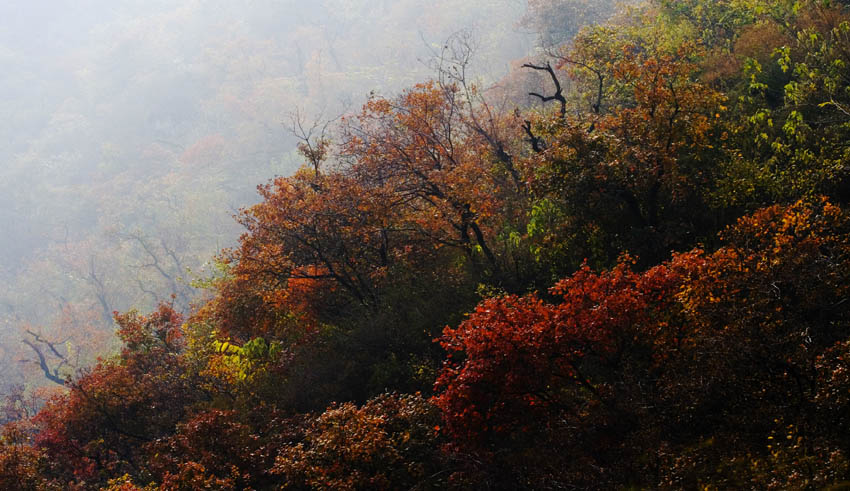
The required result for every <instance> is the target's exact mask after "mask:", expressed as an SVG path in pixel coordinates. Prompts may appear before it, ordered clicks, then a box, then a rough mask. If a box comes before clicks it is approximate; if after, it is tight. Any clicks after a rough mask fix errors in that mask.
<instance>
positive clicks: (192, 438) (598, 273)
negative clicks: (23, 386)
mask: <svg viewBox="0 0 850 491" xmlns="http://www.w3.org/2000/svg"><path fill="white" fill-rule="evenodd" d="M578 5H579V3H578V2H548V3H547V2H536V3H535V8H536V9H538V10H535V11H534V12H538V11H539V12H550V11H553V12H556V11H558V9H559V8H564V9H566V8H577V6H578ZM532 13H533V12H532ZM535 15H536V14H535ZM533 18H534V17H533V16H532V17H529V18H528V19H526V22H531V21H532V20H533ZM547 18H548V17H547ZM529 19H531V20H529ZM551 27H552V26H548V27H547V28H551ZM462 41H463V39H462V38H456V39H455V43H456V44H452V45H450V46H447V53H448V54H450V55H451V56H446V57H444V58H443V60H442V61H443V62H444V63H442V64H441V65H440V67H439V68H440V71H439V72H438V74H437V78H436V80H434V81H432V82H427V83H422V84H419V85H416V86H414V87H412V88H410V89H408V90H407V91H405V92H403V93H402V94H400V95H398V96H396V97H379V96H375V97H373V98H372V99H370V100H369V101H368V102H367V103H366V104H365V105H364V107H363V109H362V111H361V112H359V113H357V114H354V115H351V116H349V117H347V118H346V119H344V120H343V121H342V122H341V125H340V131H339V132H338V134H339V135H340V139H339V140H338V141H336V142H330V141H327V140H325V139H321V138H319V139H309V138H308V139H306V140H305V141H304V143H303V144H302V145H301V151H302V154H303V156H304V158H305V165H304V166H303V167H302V168H301V169H300V170H299V171H298V172H296V173H295V174H294V175H292V176H290V177H280V178H277V179H275V180H273V181H271V182H269V183H268V184H266V185H263V186H261V187H260V188H259V191H260V194H261V196H262V198H263V201H262V202H261V203H259V204H257V205H255V206H253V207H250V208H247V209H245V210H243V211H242V212H241V214H240V216H239V221H240V223H241V224H242V225H243V226H244V227H245V233H244V235H243V236H242V237H241V239H240V241H239V245H238V247H236V248H234V249H232V250H228V251H225V252H223V253H222V254H221V255H220V256H219V257H218V265H219V269H220V274H219V275H218V276H216V277H214V278H211V279H210V280H209V286H210V287H211V288H212V289H213V291H214V295H213V297H212V298H211V300H210V301H209V302H207V303H206V304H204V305H203V306H201V307H199V308H198V309H196V310H195V311H194V312H193V314H192V315H191V316H190V317H189V318H188V319H186V320H183V319H182V318H181V317H180V316H179V315H178V314H177V313H176V312H174V310H173V309H172V308H171V307H170V306H168V305H163V306H161V307H160V308H159V310H157V311H155V312H154V313H152V314H151V315H149V316H143V315H140V314H138V313H135V312H131V313H128V314H122V315H118V316H117V317H116V320H117V322H118V324H119V325H120V327H121V330H120V332H119V334H120V336H121V339H122V341H123V343H124V349H123V350H122V352H121V353H120V354H119V355H116V356H114V357H112V358H109V359H105V360H102V361H100V363H98V364H97V365H96V366H95V367H93V368H92V369H91V370H89V371H87V372H84V373H82V374H80V375H79V376H78V377H77V378H76V379H75V380H74V381H73V382H72V383H71V384H70V386H69V392H68V393H67V394H66V395H63V396H60V397H57V398H55V399H53V400H52V401H50V403H49V404H47V406H45V407H44V408H43V409H42V410H41V411H40V412H39V414H38V415H37V416H35V417H34V418H31V419H29V420H22V421H21V422H19V423H17V424H14V425H9V426H8V427H7V428H6V430H5V433H4V436H3V440H2V452H0V482H14V483H17V484H16V485H18V486H19V487H23V488H27V489H50V488H56V489H67V488H79V489H98V488H103V489H116V490H117V489H121V490H132V489H278V488H283V487H288V488H295V489H302V488H303V489H316V488H318V489H399V488H410V489H430V488H440V489H443V488H461V489H467V488H488V489H517V488H541V489H550V488H553V489H554V488H605V489H609V488H619V487H625V488H631V487H634V488H724V489H725V488H735V489H737V488H754V489H763V488H781V489H785V488H793V489H810V488H811V489H814V488H823V487H828V486H836V485H842V484H846V483H847V482H850V460H848V459H850V457H849V456H848V452H850V446H848V442H850V420H848V416H847V415H848V409H850V407H848V404H850V398H848V397H847V394H848V391H850V377H848V373H850V372H848V370H850V303H848V302H847V296H848V294H850V213H849V212H848V211H847V209H846V207H847V201H848V199H850V196H848V194H847V190H848V184H850V181H848V178H850V175H848V169H850V165H848V163H850V146H848V144H847V142H848V141H850V138H848V136H850V135H848V131H850V76H848V73H850V72H848V70H847V67H848V64H850V12H848V10H847V7H846V6H845V5H843V4H841V3H830V2H823V1H815V0H801V1H791V0H788V1H783V0H773V1H768V0H728V1H716V0H689V1H685V2H683V1H676V2H666V1H659V2H650V3H645V4H641V5H639V6H637V7H635V8H633V9H631V10H629V11H627V12H625V13H623V14H621V15H619V16H617V17H615V18H613V19H611V20H610V21H608V22H607V23H603V24H599V25H596V26H589V27H586V28H584V29H582V30H581V31H579V32H578V34H576V35H575V37H574V38H573V39H572V40H571V41H570V42H569V43H567V44H565V45H563V46H561V47H559V48H558V49H557V50H556V51H552V52H551V53H550V55H551V58H550V59H544V60H536V61H530V62H529V63H528V68H529V69H530V70H533V71H535V72H539V73H541V74H542V75H543V76H544V77H546V78H547V80H548V81H549V82H550V84H551V85H550V89H549V92H546V93H541V94H538V95H536V96H533V97H536V98H537V99H538V100H539V101H540V102H541V104H540V105H539V106H537V107H532V108H526V109H521V108H518V109H516V110H510V111H505V110H504V108H503V107H502V106H499V105H496V104H492V103H490V102H489V101H490V99H488V95H489V94H490V92H489V91H486V90H482V89H481V88H479V87H476V86H475V85H474V84H472V83H471V82H470V81H469V79H468V78H467V76H466V75H465V74H466V71H465V70H466V68H467V65H466V59H467V58H466V57H465V56H466V55H465V51H464V45H463V42H462Z"/></svg>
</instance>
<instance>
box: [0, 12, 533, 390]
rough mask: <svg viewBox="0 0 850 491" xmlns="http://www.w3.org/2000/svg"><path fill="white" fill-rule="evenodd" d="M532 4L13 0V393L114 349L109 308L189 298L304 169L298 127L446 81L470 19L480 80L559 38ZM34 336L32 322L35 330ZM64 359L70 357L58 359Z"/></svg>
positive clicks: (0, 315)
mask: <svg viewBox="0 0 850 491" xmlns="http://www.w3.org/2000/svg"><path fill="white" fill-rule="evenodd" d="M526 8H527V4H526V2H525V1H524V0H434V1H424V0H416V1H414V0H309V1H308V0H297V1H295V0H278V1H272V0H187V1H182V2H175V1H173V0H169V1H157V0H144V1H142V0H73V1H71V0H51V1H46V0H42V1H38V0H36V1H32V0H29V1H24V0H14V1H8V0H7V1H5V2H0V67H2V69H0V231H2V233H0V330H1V331H2V336H0V370H2V372H1V373H2V378H0V381H2V382H0V391H2V390H4V389H5V388H7V387H9V386H11V385H14V384H21V383H47V382H46V379H45V378H44V377H43V375H42V372H41V369H40V367H39V366H38V364H37V363H36V361H37V357H36V354H35V352H34V351H33V350H32V349H31V348H30V347H28V346H27V345H25V344H23V343H22V340H24V339H28V340H30V341H33V342H36V345H39V344H38V342H37V340H36V337H38V338H39V339H40V340H42V341H44V340H47V341H50V342H51V343H53V345H54V348H55V349H56V350H57V352H58V353H59V354H60V355H61V356H62V357H65V358H67V360H68V361H69V362H70V363H67V364H61V363H60V359H59V358H58V357H57V356H56V355H55V354H54V353H51V350H49V349H47V347H46V345H44V344H41V345H40V346H42V347H43V349H42V351H43V354H44V355H45V358H46V362H47V363H48V364H49V365H50V367H51V368H52V369H57V373H60V374H63V375H67V374H70V373H73V371H74V370H75V369H76V367H82V366H85V365H87V364H90V363H91V362H92V361H93V359H94V357H96V356H97V355H100V354H105V353H108V352H109V350H110V349H112V348H113V347H114V346H113V343H114V340H113V337H112V334H113V326H112V324H111V320H110V318H111V312H112V311H113V310H119V311H123V310H126V309H130V308H138V309H140V310H146V309H149V308H151V307H152V306H153V305H155V304H156V303H157V302H158V301H161V300H167V299H169V298H170V297H171V296H172V295H173V296H174V297H175V302H176V304H177V305H178V306H179V307H180V308H182V309H186V308H187V307H188V305H189V303H190V301H191V299H192V298H193V297H194V296H195V295H196V292H194V291H193V289H192V288H191V287H190V286H189V282H190V281H191V280H192V279H193V278H195V277H203V276H205V275H207V274H208V272H207V271H206V269H208V268H205V263H207V262H208V261H209V260H210V258H211V257H212V256H213V255H214V254H215V253H216V252H217V251H218V250H220V249H221V248H222V247H227V246H229V245H232V244H234V243H235V240H236V239H237V237H238V235H239V233H240V230H239V227H238V226H237V225H236V223H235V222H234V221H233V219H232V215H233V214H234V213H235V212H236V211H237V210H238V209H239V208H240V207H242V206H246V205H250V204H251V203H253V202H255V201H256V199H257V195H256V192H255V187H256V185H258V184H261V183H264V182H265V181H267V180H268V179H269V178H271V177H273V176H275V175H286V174H289V173H291V172H292V171H293V170H295V169H296V168H297V166H298V165H299V163H300V162H299V159H298V158H297V156H296V155H295V154H294V151H293V150H294V146H295V143H296V140H295V139H294V137H293V136H292V135H291V134H289V133H288V132H287V130H286V126H287V125H288V124H289V120H290V114H291V113H292V112H293V111H295V110H296V109H297V110H298V111H299V112H300V113H301V114H302V115H304V118H305V120H307V121H308V122H310V121H312V120H313V119H315V118H325V119H328V118H333V117H335V116H337V115H339V114H340V113H341V112H342V111H344V110H346V108H347V109H348V110H356V109H357V108H358V107H359V105H360V104H361V103H362V102H363V101H364V100H365V99H366V97H368V95H369V93H370V92H371V91H374V92H376V93H379V94H384V95H392V94H394V93H396V92H398V91H400V90H402V89H404V88H406V87H409V86H410V85H412V84H414V83H416V82H420V81H424V80H427V79H429V78H431V77H433V75H434V74H433V71H432V70H431V69H430V68H429V66H428V61H429V59H431V57H432V56H433V53H434V52H438V51H439V50H440V48H441V46H442V43H443V42H444V41H445V40H446V39H447V38H449V37H450V36H451V35H452V34H453V33H456V32H458V31H460V30H463V29H468V30H471V31H472V32H473V33H474V34H473V35H474V38H475V39H476V41H477V42H476V44H477V46H478V49H477V52H476V55H475V63H474V66H473V73H474V74H475V76H476V77H478V78H479V79H480V81H481V82H482V84H485V85H486V84H488V83H492V82H494V81H496V80H498V79H499V78H500V77H502V76H504V74H505V73H506V72H507V71H508V67H509V65H510V62H511V61H512V60H516V59H519V58H521V57H523V56H524V55H526V54H527V53H529V52H530V51H532V50H533V48H534V47H535V45H536V44H537V42H539V41H540V40H541V39H542V37H541V36H540V35H538V33H533V32H530V30H529V29H528V28H527V27H520V19H521V18H522V17H523V14H524V13H525V12H526ZM28 331H29V332H28ZM60 364H61V366H60Z"/></svg>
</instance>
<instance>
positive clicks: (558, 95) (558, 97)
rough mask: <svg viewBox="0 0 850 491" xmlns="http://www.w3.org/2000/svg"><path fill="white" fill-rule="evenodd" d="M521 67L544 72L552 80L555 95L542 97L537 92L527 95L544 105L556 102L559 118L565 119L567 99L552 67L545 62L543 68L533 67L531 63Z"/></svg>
mask: <svg viewBox="0 0 850 491" xmlns="http://www.w3.org/2000/svg"><path fill="white" fill-rule="evenodd" d="M522 66H523V67H525V68H531V69H532V70H539V71H544V72H547V73H548V74H549V77H550V78H551V79H552V83H553V84H555V93H554V94H553V95H551V96H544V95H541V94H538V93H537V92H529V93H528V95H530V96H533V97H537V98H539V99H540V100H541V101H542V102H544V103H546V102H549V101H558V104H560V113H561V118H566V117H567V99H566V97H564V89H563V87H561V81H560V80H558V76H557V75H556V74H555V70H554V69H553V68H552V65H551V64H550V63H549V62H548V61H547V62H546V65H545V66H542V65H534V64H532V63H525V64H524V65H522Z"/></svg>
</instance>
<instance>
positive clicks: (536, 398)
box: [435, 262, 679, 440]
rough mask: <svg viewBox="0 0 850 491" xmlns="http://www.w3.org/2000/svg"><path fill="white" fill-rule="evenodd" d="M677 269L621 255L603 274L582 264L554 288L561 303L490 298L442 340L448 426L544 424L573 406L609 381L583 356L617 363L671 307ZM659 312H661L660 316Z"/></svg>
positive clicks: (442, 397)
mask: <svg viewBox="0 0 850 491" xmlns="http://www.w3.org/2000/svg"><path fill="white" fill-rule="evenodd" d="M678 282H679V275H678V273H677V272H676V271H675V270H674V269H672V268H670V267H668V266H658V267H656V268H653V269H652V270H650V271H648V272H646V273H644V274H638V273H635V272H633V271H632V270H631V269H630V267H629V265H628V263H626V262H622V263H620V264H619V265H618V266H617V267H616V268H614V269H613V270H612V271H610V272H607V273H602V274H595V273H592V272H591V271H590V269H589V268H588V267H586V266H585V267H584V268H582V269H581V270H580V271H579V272H577V273H576V274H575V275H573V276H572V277H571V278H568V279H566V280H563V281H561V282H560V283H558V285H557V286H555V288H553V289H552V294H554V295H557V296H558V297H559V300H560V302H559V303H557V304H549V303H547V302H544V301H543V300H541V299H539V298H537V297H536V296H534V295H529V296H526V297H517V296H508V297H502V298H493V299H489V300H485V301H484V302H482V303H481V304H480V305H479V306H478V307H477V308H476V309H475V312H473V313H472V315H470V317H469V319H468V320H466V321H465V322H464V323H463V324H461V325H460V326H459V327H458V328H457V329H453V328H450V327H447V328H446V330H445V332H444V335H443V337H442V338H441V340H440V342H441V344H442V346H443V347H444V348H445V349H446V350H447V351H449V360H448V361H447V363H446V365H445V367H444V369H443V372H442V373H441V374H440V377H439V379H438V381H437V385H436V387H437V389H438V390H439V392H440V394H439V395H438V396H437V397H436V398H435V402H436V404H437V405H438V406H440V408H441V409H443V411H444V417H445V419H446V422H447V425H448V428H449V430H450V431H451V432H452V433H453V434H454V435H455V436H456V437H459V438H463V439H466V438H470V439H473V440H477V439H480V438H481V437H482V435H485V434H487V433H490V432H495V433H504V432H510V431H513V430H517V429H522V428H523V427H524V426H527V425H533V424H540V422H541V421H540V420H538V419H536V417H535V416H534V415H535V414H539V413H540V412H546V411H551V410H557V411H561V410H571V409H570V408H571V407H572V409H576V408H575V407H573V406H577V405H580V404H583V402H582V401H584V400H586V396H577V391H578V392H584V393H585V394H588V395H589V396H590V399H595V400H597V401H598V400H600V399H601V395H600V391H603V390H605V388H604V386H600V385H598V381H595V380H593V379H592V378H591V375H590V374H589V373H588V371H587V370H586V367H585V364H586V362H587V361H589V360H592V361H593V363H594V364H602V365H614V364H616V363H618V359H619V358H620V357H621V356H622V354H623V352H624V351H626V350H628V349H629V347H630V346H632V345H634V344H637V343H640V342H642V341H641V340H640V339H639V337H640V336H641V334H642V333H643V332H647V331H653V330H656V328H657V323H658V319H659V318H664V317H665V314H663V312H664V310H665V309H669V308H671V307H672V303H673V297H672V294H673V293H674V292H675V289H676V288H677V286H678ZM659 314H660V315H659Z"/></svg>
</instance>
